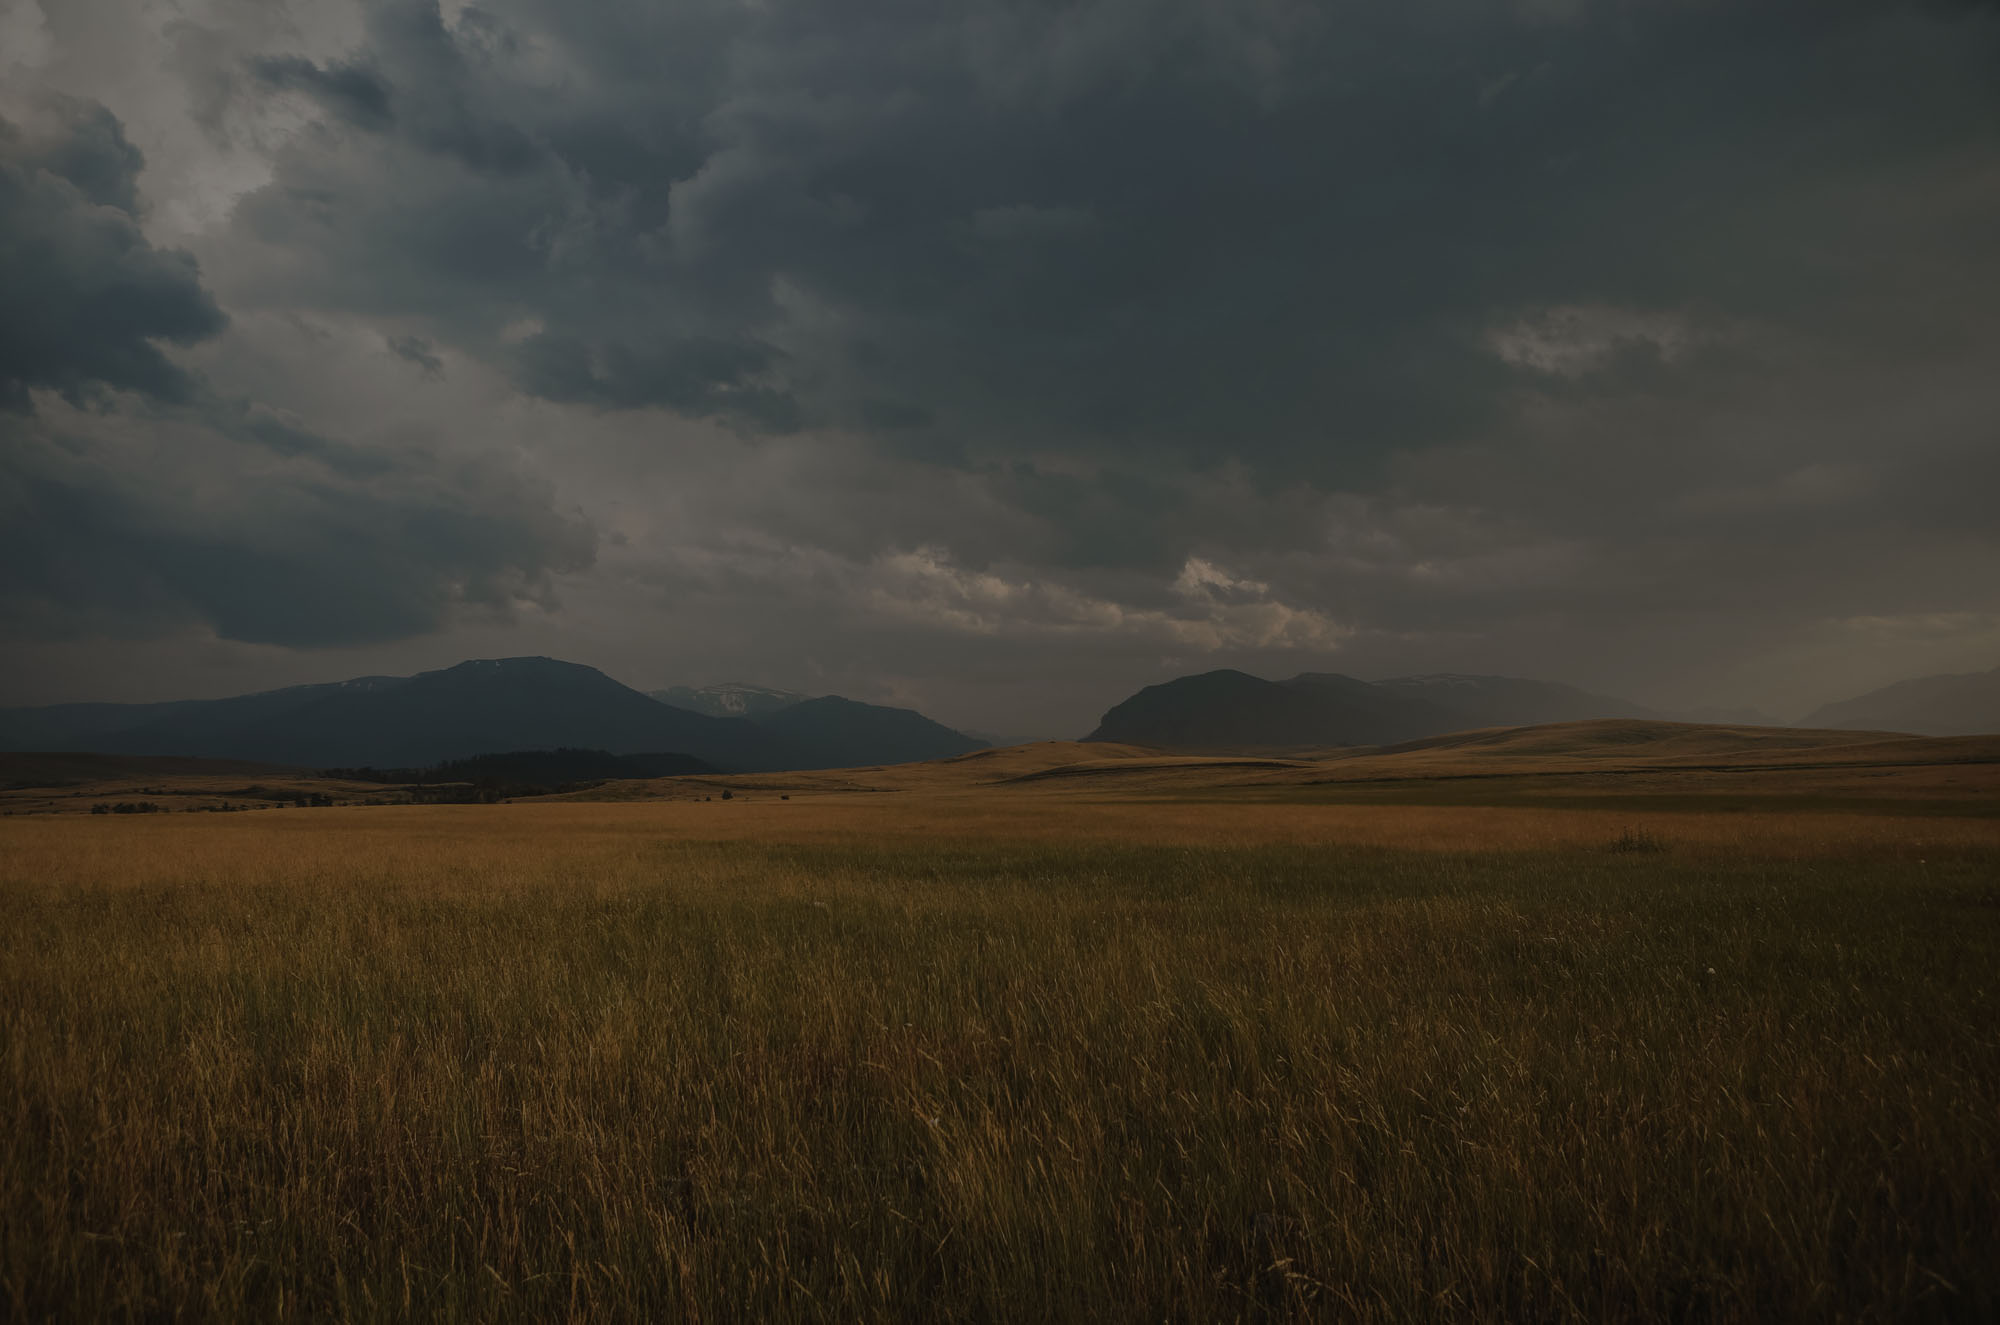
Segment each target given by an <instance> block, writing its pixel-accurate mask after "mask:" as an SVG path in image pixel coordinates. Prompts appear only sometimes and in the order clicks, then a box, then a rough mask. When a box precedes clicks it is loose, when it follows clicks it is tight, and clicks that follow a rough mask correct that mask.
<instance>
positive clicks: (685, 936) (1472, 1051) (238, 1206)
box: [0, 754, 2000, 1321]
mask: <svg viewBox="0 0 2000 1325" xmlns="http://www.w3.org/2000/svg"><path fill="white" fill-rule="evenodd" d="M1067 757H1068V756H1063V758H1067ZM1131 757H1132V758H1135V759H1142V758H1144V757H1145V756H1144V755H1143V754H1135V755H1133V756H1131ZM1081 759H1082V756H1077V760H1078V761H1080V760H1081ZM1003 762H1004V761H1003ZM1042 762H1043V764H1044V765H1045V766H1052V765H1053V764H1054V763H1056V762H1061V759H1048V758H1044V759H1043V761H1042ZM988 766H989V767H990V766H991V761H989V764H988ZM1019 771H1020V770H1018V769H1013V768H1011V766H1009V767H1007V768H1002V769H1001V770H1000V777H1002V778H1012V777H1014V776H1016V774H1017V773H1018V772H1019ZM1247 771H1248V772H1250V773H1253V774H1254V773H1255V770H1247ZM1245 772H1246V770H1244V769H1241V768H1239V769H1237V770H1235V771H1233V772H1229V773H1226V774H1225V773H1223V772H1222V771H1220V770H1211V771H1210V772H1208V773H1207V774H1205V775H1202V774H1188V773H1184V772H1176V771H1172V770H1167V771H1165V772H1161V771H1158V770H1155V771H1150V772H1145V773H1143V774H1140V775H1138V776H1136V777H1135V778H1133V779H1130V780H1128V781H1126V782H1125V783H1123V784H1121V783H1120V782H1119V780H1118V779H1113V782H1112V783H1111V784H1107V783H1105V782H1104V780H1103V779H1099V778H1093V777H1088V776H1084V777H1078V778H1073V779H1053V780H1047V781H1029V782H1022V783H1006V784H996V783H993V782H991V781H988V782H980V781H978V780H977V779H975V778H973V777H971V776H969V775H965V774H964V773H963V769H962V768H958V769H953V770H950V771H946V772H934V776H932V775H922V774H904V775H903V776H904V778H905V783H904V786H903V789H902V790H901V791H898V792H894V793H886V794H885V792H884V791H883V790H875V791H867V790H858V789H854V786H853V785H852V783H850V784H849V789H847V790H842V789H841V786H842V785H843V784H842V783H841V782H840V780H839V779H838V778H836V777H832V776H826V777H821V778H819V779H817V780H814V779H807V778H801V779H798V780H796V781H795V782H794V783H792V784H790V787H789V789H788V790H783V791H781V790H779V789H778V788H777V787H776V786H775V785H772V786H766V785H762V784H755V783H753V782H752V781H751V780H741V781H738V782H737V783H735V784H734V785H735V787H736V789H737V794H736V795H735V796H733V797H732V800H731V801H729V802H726V803H725V802H721V801H701V800H699V799H689V797H690V795H692V794H694V792H693V790H691V787H693V785H694V784H686V783H677V784H664V783H663V784H661V785H660V786H659V787H657V788H653V789H651V792H650V793H648V794H653V795H655V796H657V797H659V798H656V799H631V800H625V801H599V802H588V801H584V802H578V801H570V802H565V803H542V804H526V803H522V804H514V805H502V806H462V807H460V806H451V807H367V808H362V807H356V808H340V809H318V810H272V811H269V812H265V813H260V814H255V815H235V816H214V815H155V816H143V817H135V818H130V819H110V818H103V817H92V816H88V815H70V816H59V815H39V814H38V815H33V816H16V817H13V818H8V819H6V820H4V821H0V1316H4V1317H7V1318H13V1319H40V1318H63V1319H79V1318H92V1319H95V1318H108V1319H121V1318H134V1319H160V1318H170V1317H227V1318H255V1319H272V1320H299V1319H314V1320H318V1319H354V1320H404V1319H463V1320H497V1319H535V1320H545V1319H631V1320H636V1319H646V1320H700V1319H707V1320H732V1319H756V1320H780V1321H782V1320H793V1319H799V1320H851V1319H862V1320H866V1319H965V1320H995V1321H1002V1320H1010V1321H1011V1320H1037V1319H1052V1320H1053V1319H1074V1320H1086V1319H1088V1320H1162V1319H1187V1320H1233V1319H1266V1318H1300V1319H1364V1320H1366V1319H1381V1320H1433V1319H1495V1318H1507V1319H1531V1320H1621V1319H1633V1320H1743V1321H1750V1320H1773V1319H1807V1320H1859V1319H1939V1320H1977V1319H1992V1318H1993V1317H1994V1316H1995V1315H1996V1313H2000V1268H1996V1267H2000V818H1996V817H1995V816H1994V814H1993V805H1992V803H1991V802H1990V801H1988V800H1983V799H1982V797H1983V796H1984V795H1985V788H1986V784H1984V783H1979V784H1977V785H1971V786H1969V787H1967V786H1962V785H1960V783H1958V782H1954V781H1953V780H1952V779H1953V778H1955V777H1958V776H1959V774H1958V773H1953V774H1951V775H1950V776H1942V775H1938V776H1934V774H1935V770H1934V769H1933V770H1930V771H1929V772H1926V771H1924V770H1921V769H1919V770H1917V771H1914V772H1909V773H1905V774H1897V775H1894V776H1891V777H1889V778H1887V779H1886V780H1882V779H1877V780H1875V781H1872V782H1870V783H1869V784H1867V786H1865V787H1864V786H1862V785H1861V784H1855V785H1854V786H1852V787H1849V788H1848V795H1847V798H1846V799H1843V798H1842V794H1838V793H1837V792H1836V791H1835V790H1829V788H1830V787H1832V786H1833V785H1834V784H1832V783H1826V782H1810V779H1808V782H1809V783H1810V785H1805V784H1801V785H1799V786H1792V788H1791V790H1790V791H1785V792H1783V794H1786V795H1790V796H1793V797H1794V801H1787V802H1786V803H1784V804H1782V805H1763V806H1752V807H1750V808H1743V809H1735V810H1727V811H1725V810H1723V809H1722V808H1721V807H1720V805H1719V804H1718V803H1717V802H1715V801H1714V800H1713V799H1710V800H1706V801H1704V800H1702V799H1700V797H1701V795H1702V794H1704V793H1703V792H1702V791H1701V788H1704V787H1706V786H1708V785H1709V784H1708V783H1707V782H1706V781H1704V780H1702V779H1701V778H1699V777H1697V776H1696V774H1694V773H1685V772H1684V773H1681V774H1663V773H1661V772H1660V771H1659V770H1657V769H1655V770H1652V771H1650V772H1648V773H1646V774H1645V776H1646V777H1649V778H1655V779H1657V778H1661V777H1667V778H1668V781H1667V782H1665V783H1660V782H1643V781H1642V782H1639V783H1632V782H1630V781H1627V782H1624V783H1619V784H1617V786H1616V787H1615V788H1611V789H1602V794H1603V795H1604V796H1606V797H1608V799H1603V800H1596V801H1593V800H1592V799H1591V797H1592V796H1593V795H1596V794H1598V793H1596V792H1592V791H1590V790H1589V786H1585V787H1583V789H1582V790H1577V789H1576V787H1575V786H1574V785H1572V784H1569V783H1565V784H1563V785H1570V786H1571V790H1570V791H1568V792H1565V793H1563V794H1562V796H1560V797H1557V798H1556V799H1555V800H1554V801H1550V800H1549V799H1548V798H1549V797H1551V796H1555V795H1556V793H1555V792H1554V791H1552V790H1549V789H1548V788H1547V787H1544V786H1543V784H1541V783H1536V782H1534V781H1533V777H1534V776H1535V775H1534V774H1532V772H1529V773H1518V774H1517V777H1525V778H1529V779H1530V780H1529V781H1528V782H1526V783H1522V782H1520V781H1518V780H1517V781H1516V782H1512V783H1507V782H1505V780H1504V779H1502V780H1500V781H1495V782H1491V783H1477V784H1475V783H1472V782H1467V783H1465V784H1463V785H1460V786H1459V791H1458V792H1456V793H1454V794H1457V795H1458V796H1459V797H1460V799H1461V800H1465V799H1468V798H1470V799H1477V797H1476V796H1473V795H1472V794H1471V793H1469V792H1467V791H1466V790H1465V788H1466V787H1467V786H1473V785H1488V786H1492V787H1493V788H1494V789H1495V792H1496V794H1495V795H1494V796H1493V798H1492V800H1493V803H1489V804H1483V805H1482V804H1440V803H1424V798H1423V796H1422V795H1416V794H1412V795H1411V796H1409V797H1407V798H1406V799H1408V800H1410V801H1412V802H1414V803H1396V802H1395V801H1394V800H1389V799H1385V798H1384V793H1383V790H1382V784H1379V783H1368V784H1366V785H1364V786H1358V787H1349V788H1346V789H1344V790H1343V789H1341V788H1338V787H1331V786H1329V785H1328V784H1326V783H1325V782H1324V781H1323V780H1321V781H1316V780H1312V779H1299V778H1294V779H1292V780H1290V781H1285V780H1283V779H1279V780H1277V781H1276V782H1271V781H1266V782H1262V783H1260V782H1257V781H1256V780H1255V777H1252V778H1251V779H1250V780H1249V781H1247V782H1244V781H1242V780H1241V779H1242V775H1243V774H1244V773H1245ZM1960 772H1961V773H1962V772H1963V770H1960ZM924 776H932V780H931V781H930V782H929V783H923V782H922V778H923V777H924ZM1256 776H1263V775H1262V774H1257V775H1256ZM1773 776H1776V775H1775V774H1774V775H1773ZM1786 776H1791V777H1796V776H1799V775H1798V774H1796V773H1788V774H1786ZM913 777H914V778H916V779H917V781H914V782H913V781H910V780H909V779H910V778H913ZM1204 778H1205V781H1204V780H1203V779H1204ZM1689 778H1694V779H1695V780H1694V781H1688V779H1689ZM1190 779H1193V780H1192V781H1191V780H1190ZM1675 779H1679V780H1675ZM856 780H858V782H860V783H865V782H866V781H867V778H866V777H865V776H862V775H856ZM1118 785H1124V787H1125V789H1124V790H1122V791H1117V790H1112V789H1107V788H1108V787H1116V786H1118ZM1589 785H1596V784H1589ZM1759 785H1763V786H1765V787H1766V790H1768V791H1770V792H1771V794H1773V795H1778V794H1780V792H1781V791H1783V786H1782V785H1781V784H1780V783H1776V782H1771V783H1763V784H1759ZM1841 785H1846V784H1841ZM1649 788H1650V790H1649ZM1690 788H1692V790H1691V789H1690ZM611 790H613V791H614V792H616V789H611ZM1434 791H1435V789H1433V793H1434ZM1614 791H1615V794H1613V792H1614ZM616 794H621V795H630V796H637V795H640V794H641V792H640V791H639V790H635V789H626V790H625V791H623V792H617V793H616ZM1427 794H1430V793H1427ZM780 795H788V796H790V797H791V799H789V800H780V799H778V797H779V796H780ZM1940 807H1944V808H1940Z"/></svg>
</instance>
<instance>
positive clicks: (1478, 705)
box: [1084, 670, 1659, 749]
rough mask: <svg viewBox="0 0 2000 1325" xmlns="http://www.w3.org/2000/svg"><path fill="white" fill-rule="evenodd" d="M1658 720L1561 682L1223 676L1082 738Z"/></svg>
mask: <svg viewBox="0 0 2000 1325" xmlns="http://www.w3.org/2000/svg"><path fill="white" fill-rule="evenodd" d="M1658 716H1659V715H1658V714H1655V713H1653V712H1651V711H1649V710H1647V709H1644V708H1642V707H1640V706H1639V705H1637V704H1632V703H1629V702H1627V701H1625V700H1621V699H1612V698H1609V697H1608V696H1604V695H1594V694H1591V693H1590V692H1589V691H1585V690H1579V689H1577V688H1576V687H1575V686H1568V685H1562V684H1560V683H1557V682H1554V681H1530V680H1523V679H1520V678H1516V677H1505V676H1467V675H1460V674H1456V673H1437V674H1432V675H1425V676H1400V677H1391V678H1389V679H1388V680H1384V681H1362V680H1359V679H1357V678H1355V677H1352V676H1343V675H1341V674H1339V673H1337V672H1306V673H1302V674H1301V675H1298V676H1295V677H1292V678H1291V679H1290V680H1288V681H1267V680H1265V679H1263V678H1262V677H1257V676H1251V675H1250V674H1249V673H1247V672H1239V671H1232V670H1224V671H1214V672H1203V673H1201V674H1199V675H1195V676H1183V677H1179V678H1176V679H1175V680H1172V681H1167V682H1164V683H1162V684H1160V685H1154V686H1147V687H1146V688H1145V689H1143V690H1141V691H1139V692H1138V693H1137V694H1135V695H1133V696H1132V697H1131V698H1129V699H1127V700H1125V701H1124V702H1123V703H1120V704H1118V705H1115V706H1114V707H1113V708H1111V709H1110V710H1109V711H1108V712H1107V713H1105V715H1104V717H1103V719H1102V720H1101V721H1100V722H1099V724H1098V726H1097V730H1095V731H1093V732H1092V733H1091V734H1090V735H1089V736H1087V737H1085V738H1084V739H1085V740H1088V741H1117V742H1123V743H1127V744H1132V745H1154V746H1168V747H1188V748H1218V749H1220V748H1232V747H1233V748H1242V747H1254V746H1313V745H1395V744H1398V743H1401V742H1404V741H1414V740H1422V739H1424V738H1426V737H1431V736H1442V735H1444V734H1446V733H1449V732H1456V731H1466V730H1469V729H1472V728H1477V727H1516V726H1527V725H1532V724H1537V723H1548V722H1575V721H1582V720H1586V719H1591V718H1657V717H1658Z"/></svg>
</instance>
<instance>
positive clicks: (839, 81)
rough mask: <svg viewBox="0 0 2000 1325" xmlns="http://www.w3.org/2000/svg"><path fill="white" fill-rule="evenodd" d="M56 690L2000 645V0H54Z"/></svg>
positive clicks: (28, 220) (1560, 663) (811, 687)
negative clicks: (474, 662)
mask: <svg viewBox="0 0 2000 1325" xmlns="http://www.w3.org/2000/svg"><path fill="white" fill-rule="evenodd" d="M0 121H4V123H0V575H3V576H4V579H0V704H31V703H49V702H57V701H66V700H78V699H119V700H149V699H165V698H180V697H202V696H213V695H222V694H230V693H238V692H242V691H245V690H251V689H261V688H266V687H270V686H276V685H283V684H291V683H296V682H300V681H316V680H334V679H340V678H342V677H346V676H352V675H357V674H363V673H371V672H407V671H413V670H418V669H422V668H427V667H435V666H442V665H447V664H449V663H452V662H455V661H458V660H459V659H462V658H466V657H496V656H507V655H515V654H550V655H553V656H558V657H563V658H568V659H571V660H574V661H578V662H584V663H589V664H592V665H595V666H598V667H601V668H603V669H604V670H606V671H608V672H610V673H611V674H612V675H614V676H616V677H618V678H619V679H620V680H623V681H626V682H628V683H630V684H633V685H637V686H640V687H641V688H653V687H658V686H664V685H668V684H673V683H692V684H700V683H704V682H709V681H718V680H745V681H752V682H760V683H765V684H771V685H779V686H786V687H791V688H797V689H802V690H808V691H813V692H815V693H820V692H837V693H843V694H847V695H851V696H853V697H855V698H860V699H868V700H875V701H880V702H891V703H902V704H911V705H915V706H917V707H920V708H923V709H924V710H925V711H927V712H929V713H931V714H932V715H933V716H936V717H938V718H940V719H942V720H945V721H947V722H951V723H954V724H956V725H961V726H966V727H970V728H974V729H979V730H983V731H988V732H992V733H996V734H999V735H1001V736H1003V737H1007V738H1025V737H1032V736H1046V735H1074V734H1078V733H1080V732H1081V731H1083V730H1087V729H1088V727H1089V726H1091V725H1092V724H1093V723H1094V721H1095V719H1096V717H1097V715H1098V714H1099V713H1100V712H1101V711H1102V710H1103V709H1104V708H1106V707H1108V706H1109V705H1110V704H1112V703H1114V702H1116V701H1117V700H1118V699H1120V698H1122V697H1123V696H1125V695H1126V694H1128V693H1130V692H1131V691H1132V690H1133V689H1136V688H1137V687H1138V686H1140V685H1144V684H1149V683H1152V682H1154V681H1158V680H1162V679H1165V678H1167V677H1169V676H1173V675H1177V674H1182V673H1186V672H1193V671H1203V670H1208V669H1210V668H1214V667H1223V666H1234V667H1242V668H1245V669H1246V670H1251V671H1255V672H1259V673H1261V674H1264V675H1270V676H1287V675H1291V674H1293V673H1296V672H1299V671H1344V672H1350V673H1353V674H1356V675H1361V676H1371V677H1372V676H1382V675H1390V674H1396V673H1404V672H1428V671H1479V672H1499V673H1506V674H1512V675H1527V676H1538V677H1545V678H1549V679H1555V680H1563V681H1569V682H1572V683H1576V684H1581V685H1585V686H1587V687H1590V688H1593V689H1597V690H1601V691H1606V692H1610V693H1614V694H1619V695H1623V696H1626V697H1630V698H1633V699H1637V700H1639V701H1641V702H1647V703H1652V704H1654V705H1658V706H1667V707H1675V708H1682V707H1689V706H1699V705H1715V706H1725V707H1741V706H1754V707H1757V708H1761V709H1763V710H1765V711H1768V712H1770V713H1773V714H1775V715H1777V716H1778V717H1781V718H1792V717H1796V716H1798V715H1799V714H1801V713H1803V712H1804V711H1805V710H1807V709H1809V708H1811V707H1813V706H1814V705H1816V704H1817V703H1819V702H1822V701H1825V700H1830V699H1836V698H1842V697H1845V696H1846V695H1849V694H1852V693H1854V692H1856V691H1859V690H1862V689H1866V688H1869V687H1872V686H1874V685H1878V684H1881V683H1884V682H1887V681H1891V680H1896V679H1900V678H1903V677H1907V676H1912V675H1919V674H1924V673H1929V672H1937V671H1952V670H1961V671H1962V670H1972V669H1975V668H1980V669H1983V668H1986V667H1990V666H1993V665H1994V664H1995V663H1996V662H2000V500H1996V498H2000V371H1996V368H2000V8H1997V7H1996V6H1995V5H1993V4H1991V3H1970V2H1967V0H1932V2H1929V3H1894V2H1893V0H1872V2H1871V3H1847V2H1846V0H1811V2H1810V3H1808V2H1807V0H1769V2H1765V0H1615V2H1613V0H1515V2H1514V3H1511V4H1510V3H1500V2H1497V0H1394V2H1393V3H1392V2H1391V0H1368V2H1367V3H1317V4H1314V3H1292V2H1291V0H1231V2H1230V3H1204V2H1199V0H1148V2H1147V3H1138V2H1137V0H1078V2H1077V3H1068V4H1055V3H1028V2H1020V3H994V2H991V0H966V3H961V4H947V5H937V4H926V3H915V2H914V0H897V2H889V0H853V3H846V4H838V5H828V4H824V3H814V2H812V0H670V2H668V3H660V2H659V0H643V2H642V0H603V3H593V4H575V3H569V2H568V0H483V2H481V3H463V2H462V0H453V2H452V3H445V4H443V5H442V6H439V5H436V4H430V3H418V2H415V0H363V2H362V3H343V2H342V0H314V2H313V3H310V4H304V3H290V4H288V3H278V2H276V0H40V3H37V2H36V0H0Z"/></svg>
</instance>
